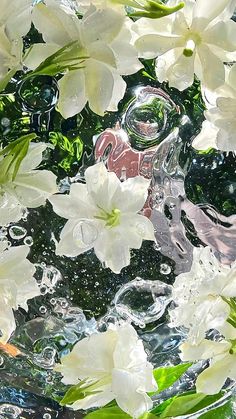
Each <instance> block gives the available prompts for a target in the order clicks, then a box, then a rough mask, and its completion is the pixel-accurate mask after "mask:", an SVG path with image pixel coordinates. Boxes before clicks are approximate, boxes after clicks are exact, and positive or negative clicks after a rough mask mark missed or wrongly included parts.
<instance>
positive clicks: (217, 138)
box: [193, 65, 236, 151]
mask: <svg viewBox="0 0 236 419" xmlns="http://www.w3.org/2000/svg"><path fill="white" fill-rule="evenodd" d="M235 83H236V65H233V67H232V68H231V69H230V70H229V71H227V77H226V83H225V84H224V85H223V86H222V87H220V88H219V89H217V90H216V91H215V95H216V106H213V107H211V108H210V109H208V110H207V111H206V112H205V117H206V121H204V123H203V126H202V130H201V132H200V134H199V135H197V137H196V138H195V139H194V141H193V147H195V148H196V149H198V150H205V149H208V148H210V147H213V148H217V149H219V150H222V151H235V150H236V136H235V132H236V84H235Z"/></svg>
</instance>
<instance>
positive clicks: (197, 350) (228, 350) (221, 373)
mask: <svg viewBox="0 0 236 419" xmlns="http://www.w3.org/2000/svg"><path fill="white" fill-rule="evenodd" d="M180 349H181V359H182V360H183V361H193V362H194V361H196V360H207V359H211V362H210V367H208V368H206V369H205V370H204V371H203V372H202V373H201V374H199V376H198V378H197V380H196V389H197V392H198V393H205V394H217V393H219V391H220V390H221V388H222V387H223V385H224V383H225V381H226V380H227V378H231V379H232V380H236V347H235V340H234V341H233V342H230V341H226V340H221V341H219V342H214V341H210V340H207V339H204V340H203V341H201V342H200V343H199V345H194V346H193V345H191V344H190V343H189V342H185V343H184V344H182V345H181V346H180Z"/></svg>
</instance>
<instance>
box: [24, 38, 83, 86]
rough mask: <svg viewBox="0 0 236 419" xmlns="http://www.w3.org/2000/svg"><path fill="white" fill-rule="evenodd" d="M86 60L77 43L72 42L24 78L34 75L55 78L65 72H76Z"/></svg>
mask: <svg viewBox="0 0 236 419" xmlns="http://www.w3.org/2000/svg"><path fill="white" fill-rule="evenodd" d="M29 52H30V51H29ZM29 52H28V54H29ZM87 58H89V57H88V55H86V54H85V50H84V48H83V47H82V46H81V45H80V43H79V41H73V42H70V43H69V44H67V45H65V46H64V47H62V48H60V49H59V50H58V51H57V52H55V53H54V54H52V55H50V56H49V57H48V58H46V60H44V61H43V62H42V63H41V64H40V65H39V66H38V67H37V68H36V69H35V70H34V71H33V72H31V73H29V74H27V75H26V77H25V78H29V77H32V76H35V75H46V76H55V75H56V74H59V73H63V72H65V71H66V70H78V69H79V68H83V67H84V65H83V63H84V60H85V59H87Z"/></svg>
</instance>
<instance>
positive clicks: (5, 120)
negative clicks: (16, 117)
mask: <svg viewBox="0 0 236 419" xmlns="http://www.w3.org/2000/svg"><path fill="white" fill-rule="evenodd" d="M10 124H11V121H10V119H9V118H2V119H1V125H2V126H3V127H4V128H7V127H9V125H10Z"/></svg>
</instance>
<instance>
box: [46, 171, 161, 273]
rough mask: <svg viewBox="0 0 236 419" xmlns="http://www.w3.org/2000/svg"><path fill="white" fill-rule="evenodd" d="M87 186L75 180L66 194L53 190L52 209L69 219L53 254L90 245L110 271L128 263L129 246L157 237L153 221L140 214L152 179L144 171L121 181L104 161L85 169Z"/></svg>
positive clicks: (70, 253)
mask: <svg viewBox="0 0 236 419" xmlns="http://www.w3.org/2000/svg"><path fill="white" fill-rule="evenodd" d="M85 180H86V185H84V184H81V183H74V184H72V185H71V189H70V194H69V195H54V196H52V197H51V198H50V199H49V201H50V202H51V203H52V205H53V210H54V211H55V212H56V213H57V214H58V215H60V216H61V217H64V218H66V219H68V221H67V223H66V224H65V227H64V228H63V230H62V232H61V236H60V242H59V243H58V246H57V248H56V254H57V255H66V256H69V257H74V256H78V255H80V254H81V253H84V252H86V251H87V250H89V249H92V248H94V251H95V254H96V256H97V257H98V259H100V261H101V262H103V263H104V264H105V266H106V267H109V268H110V269H111V270H112V271H113V272H115V273H119V272H120V271H121V269H122V268H123V267H125V266H127V265H129V264H130V249H131V248H132V249H139V248H140V247H141V245H142V241H143V240H153V241H154V240H155V237H154V227H153V224H152V223H151V221H150V220H149V219H148V218H146V217H144V216H143V215H140V214H138V212H139V211H141V210H142V208H143V206H144V204H145V201H146V199H147V195H148V187H149V184H150V180H147V179H145V178H144V177H142V176H136V177H135V178H129V179H127V180H126V181H124V182H121V181H120V180H119V179H118V177H117V176H116V174H115V173H113V172H108V171H107V170H106V167H105V165H104V163H97V164H95V165H94V166H91V167H89V168H88V169H86V171H85Z"/></svg>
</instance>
